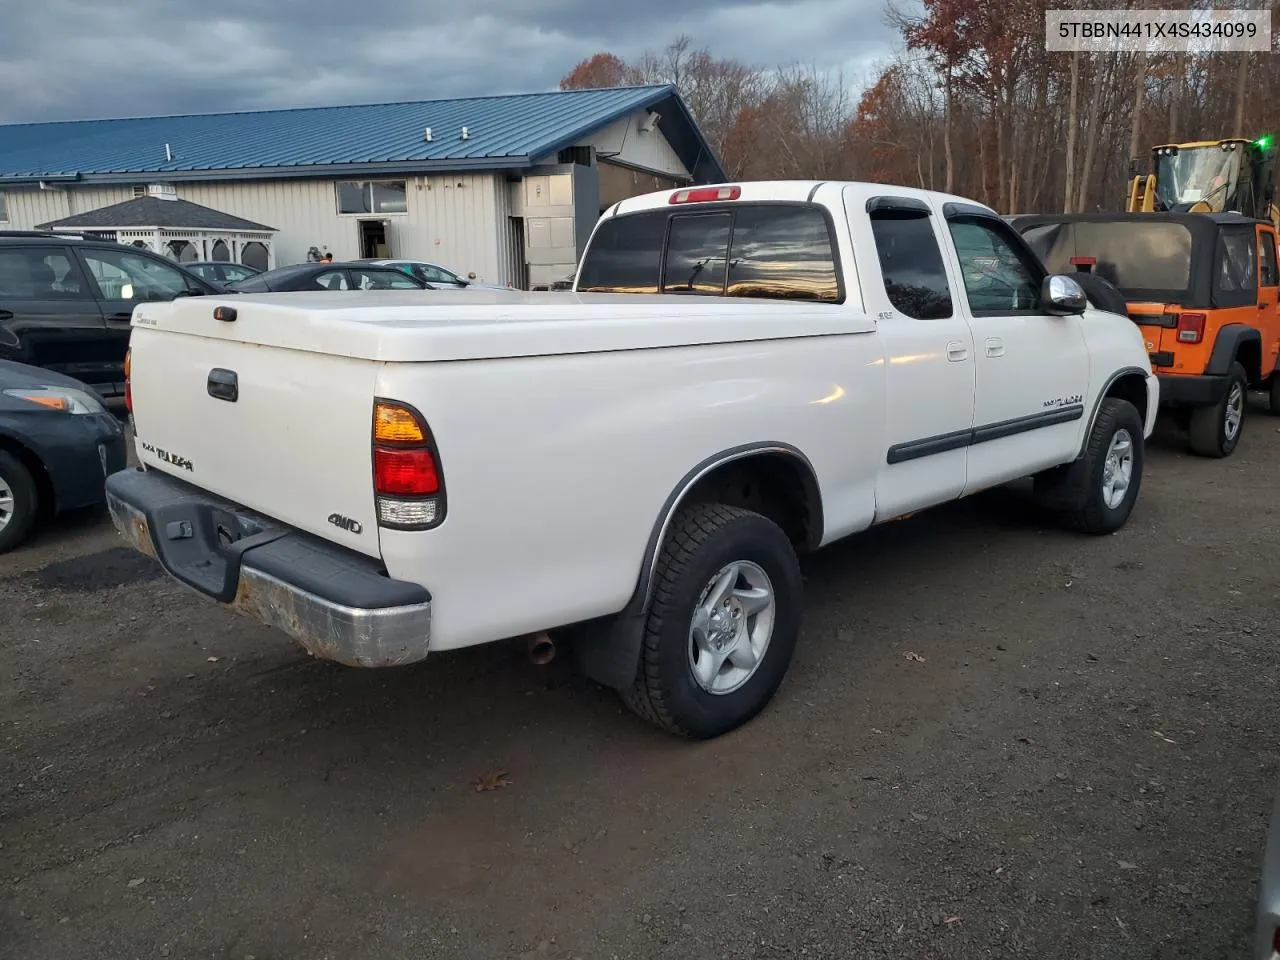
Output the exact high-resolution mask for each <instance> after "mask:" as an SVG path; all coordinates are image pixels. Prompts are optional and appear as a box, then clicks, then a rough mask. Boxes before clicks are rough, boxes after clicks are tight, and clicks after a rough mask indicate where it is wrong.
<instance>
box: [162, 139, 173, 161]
mask: <svg viewBox="0 0 1280 960" xmlns="http://www.w3.org/2000/svg"><path fill="white" fill-rule="evenodd" d="M164 162H165V163H173V151H172V150H171V149H170V148H169V145H168V144H167V143H166V144H165V145H164Z"/></svg>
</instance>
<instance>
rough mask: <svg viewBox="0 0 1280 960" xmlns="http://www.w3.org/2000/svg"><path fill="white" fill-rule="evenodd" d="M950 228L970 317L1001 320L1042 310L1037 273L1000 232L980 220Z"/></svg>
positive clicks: (957, 222)
mask: <svg viewBox="0 0 1280 960" xmlns="http://www.w3.org/2000/svg"><path fill="white" fill-rule="evenodd" d="M949 226H950V229H951V239H952V240H953V241H954V243H955V245H956V255H957V256H958V257H959V259H960V273H961V276H963V277H964V292H965V297H966V299H967V300H968V301H969V312H970V313H972V314H973V315H974V316H975V317H982V316H987V317H999V316H1007V315H1008V314H1011V313H1022V312H1026V311H1033V310H1038V309H1039V307H1040V283H1039V278H1038V277H1037V271H1036V270H1035V269H1034V268H1033V267H1032V265H1031V264H1030V263H1028V262H1027V261H1026V260H1025V259H1024V255H1023V252H1022V251H1021V250H1019V249H1018V248H1016V247H1014V246H1013V244H1011V243H1010V242H1009V240H1008V239H1007V238H1006V237H1004V236H1003V235H1002V234H1001V232H1000V230H999V229H998V228H996V227H995V226H994V225H992V224H988V223H983V222H982V221H981V220H978V219H974V220H968V219H956V220H952V221H950V222H949Z"/></svg>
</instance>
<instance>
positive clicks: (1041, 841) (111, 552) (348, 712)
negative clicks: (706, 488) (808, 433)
mask: <svg viewBox="0 0 1280 960" xmlns="http://www.w3.org/2000/svg"><path fill="white" fill-rule="evenodd" d="M1277 427H1280V420H1269V419H1268V418H1267V417H1266V416H1265V414H1262V413H1261V412H1255V413H1253V415H1252V417H1251V421H1250V423H1249V424H1248V425H1247V427H1246V437H1245V439H1244V441H1243V443H1242V444H1241V447H1240V449H1239V451H1238V452H1237V453H1236V455H1235V456H1234V457H1232V458H1231V459H1229V460H1226V461H1207V460H1199V459H1194V458H1192V457H1190V456H1188V455H1186V454H1185V453H1184V452H1183V448H1182V445H1181V442H1180V441H1179V440H1178V438H1176V437H1170V436H1159V437H1158V438H1157V440H1156V441H1154V443H1153V449H1152V450H1151V453H1150V457H1149V462H1148V474H1147V480H1146V486H1145V487H1144V490H1143V494H1142V497H1141V500H1140V501H1139V505H1138V508H1137V511H1136V512H1135V514H1134V517H1133V519H1132V521H1131V523H1130V525H1129V526H1128V527H1127V528H1126V529H1125V530H1123V531H1122V532H1121V533H1119V534H1117V535H1115V536H1113V537H1108V538H1102V539H1090V538H1081V537H1078V536H1073V535H1070V534H1067V533H1063V532H1059V531H1058V530H1056V529H1055V528H1053V527H1052V526H1049V525H1046V524H1045V523H1044V522H1043V519H1042V518H1041V517H1040V516H1039V515H1037V514H1036V513H1034V512H1033V511H1032V510H1030V509H1029V508H1028V507H1027V506H1026V505H1025V503H1024V501H1023V500H1022V499H1021V498H1020V497H1019V496H1018V494H1017V491H1016V490H1015V491H996V492H993V493H990V494H987V495H983V496H981V497H978V498H975V499H973V500H971V501H967V502H963V503H960V504H955V505H952V506H950V507H946V508H941V509H939V510H936V511H932V512H930V513H926V514H922V515H919V516H916V517H913V518H911V519H908V520H905V521H901V522H899V523H896V524H893V525H891V526H890V527H887V528H883V529H879V530H876V531H872V532H870V533H868V534H866V535H864V536H861V537H857V538H854V539H852V540H851V541H848V542H847V543H844V544H840V545H836V546H834V547H832V548H830V549H828V550H826V551H823V552H822V553H820V554H819V555H817V556H815V557H812V558H810V559H809V560H808V561H807V562H806V564H805V573H806V577H807V589H808V602H807V614H806V625H805V630H804V635H803V636H802V638H801V644H800V649H799V652H798V654H797V659H796V661H795V663H794V665H793V667H792V670H791V673H790V674H789V676H788V679H787V681H786V682H785V683H784V685H783V688H782V690H781V691H780V693H779V695H778V697H777V699H776V700H775V701H774V702H773V704H772V705H771V706H770V708H769V709H768V710H767V711H766V712H765V713H764V714H763V715H762V716H761V717H760V718H758V719H757V720H756V721H755V722H753V723H751V724H749V725H748V726H747V727H745V728H743V729H741V730H739V731H736V732H735V733H733V734H731V735H729V736H727V737H724V738H722V739H720V740H717V741H714V742H710V743H705V744H688V743H684V742H681V741H678V740H675V739H672V738H669V737H667V736H665V735H663V734H661V733H658V732H657V731H654V730H651V729H649V728H648V727H646V726H644V725H643V724H642V723H640V722H639V721H638V720H636V719H635V718H633V717H632V716H631V715H630V714H629V713H625V712H624V711H623V710H622V708H621V707H620V705H619V703H618V701H617V699H616V698H615V697H614V696H613V695H612V694H610V693H609V692H607V691H604V690H601V689H600V688H597V687H595V686H594V685H592V684H591V683H590V682H588V681H585V680H583V679H580V678H577V677H575V676H573V675H572V674H571V673H570V672H569V671H568V669H567V668H566V666H565V665H564V664H562V663H561V662H560V661H555V662H553V663H552V664H551V665H550V666H548V667H541V668H539V667H534V666H532V665H530V664H529V663H528V662H527V660H526V659H525V658H524V656H523V653H522V652H521V651H517V650H514V649H512V648H511V647H509V646H505V645H503V646H494V647H488V648H483V649H479V650H473V651H465V652H462V653H459V654H453V655H441V656H438V657H436V658H433V659H432V660H430V661H428V662H427V663H425V664H421V665H418V666H415V667H410V668H404V669H397V670H388V671H357V670H349V669H345V668H341V667H337V666H334V665H330V664H326V663H321V662H316V661H313V660H309V659H307V658H306V657H305V656H303V655H300V653H298V652H296V651H295V648H294V647H292V645H291V644H290V643H289V642H288V641H287V640H286V639H284V638H283V637H282V636H281V635H279V634H273V633H272V632H271V631H269V630H267V629H266V628H261V627H258V626H256V625H254V624H252V623H250V622H248V621H245V620H241V619H237V618H233V617H232V616H230V615H227V614H225V613H223V612H222V611H221V610H218V609H216V608H214V607H213V606H212V605H210V604H208V603H205V602H203V601H202V600H200V599H199V598H196V597H194V596H191V595H188V594H187V593H186V592H184V591H183V590H181V589H180V588H178V587H177V586H175V585H174V584H173V583H172V582H171V581H169V580H168V579H167V578H165V577H163V575H161V574H160V573H159V571H158V569H157V568H155V567H154V566H152V565H151V564H150V563H149V562H148V561H146V560H145V559H143V558H141V557H139V556H136V555H134V554H132V553H129V552H127V551H126V550H124V549H122V548H121V546H120V545H119V542H118V541H117V540H116V538H115V535H114V533H113V532H112V530H111V529H110V526H109V524H108V523H107V522H106V521H105V519H104V518H103V517H102V516H101V515H96V514H95V515H91V516H88V517H76V518H71V519H68V520H66V521H63V522H60V523H59V524H58V526H57V527H56V528H55V529H53V530H51V531H50V532H48V533H46V534H45V535H43V536H42V537H41V538H40V539H39V540H37V541H35V542H34V543H33V544H31V546H30V547H28V548H26V549H24V550H21V551H19V552H17V553H15V554H10V555H9V556H7V557H4V558H0V652H2V657H0V677H2V680H0V738H2V739H3V758H2V759H0V844H2V846H0V883H3V884H4V896H3V897H0V956H3V957H6V958H7V957H15V958H23V960H43V958H49V960H55V958H56V960H73V958H81V957H84V958H94V960H100V958H113V960H114V958H122V960H128V958H152V957H175V958H177V957H183V958H186V957H191V958H197V957H199V958H203V957H210V958H233V960H246V958H249V957H253V958H255V960H268V958H273V960H274V958H295V957H296V958H309V960H310V958H357V957H359V958H363V957H376V958H386V960H394V958H415V960H417V958H436V957H440V958H453V957H458V958H507V957H516V958H519V957H524V956H529V957H535V958H549V960H554V958H569V957H579V958H583V960H587V958H591V960H595V958H602V960H609V958H619V960H623V958H640V957H654V958H672V960H677V958H678V960H687V958H691V957H707V958H710V957H716V958H774V957H778V958H792V957H808V958H817V957H831V958H837V957H838V958H850V957H858V958H868V960H870V958H882V957H913V958H914V957H929V958H950V957H966V958H968V957H1017V958H1027V957H1063V958H1072V960H1083V958H1099V960H1102V958H1105V960H1116V958H1122V957H1144V958H1145V957H1151V958H1156V957H1158V958H1161V960H1165V958H1176V957H1185V958H1193V957H1194V958H1196V960H1208V958H1215V957H1241V956H1244V955H1245V953H1246V951H1247V945H1248V938H1249V933H1250V930H1251V925H1252V920H1253V909H1254V899H1253V898H1254V890H1255V877H1256V874H1257V870H1258V866H1259V862H1260V858H1261V853H1262V845H1263V840H1264V835H1265V829H1266V820H1267V815H1268V813H1269V809H1270V803H1271V800H1272V796H1273V789H1274V787H1275V773H1276V767H1277V737H1276V731H1277V729H1278V725H1277V717H1278V714H1280V697H1278V696H1277V672H1276V653H1275V650H1274V647H1273V644H1274V634H1273V624H1274V621H1275V618H1276V613H1277V610H1280V573H1278V572H1277V571H1278V569H1280V564H1278V562H1277V559H1278V558H1277V555H1276V546H1275V544H1276V535H1277V506H1276V505H1277V503H1278V502H1280V498H1278V497H1277V491H1278V490H1280V484H1278V483H1277V466H1280V431H1278V430H1277ZM498 773H503V774H505V778H504V779H505V781H507V782H506V783H505V785H503V786H500V787H499V788H498V789H494V790H491V791H478V790H477V789H476V788H475V781H476V779H477V778H478V777H484V776H486V775H491V774H498ZM495 779H496V778H495Z"/></svg>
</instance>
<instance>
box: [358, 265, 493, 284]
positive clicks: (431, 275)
mask: <svg viewBox="0 0 1280 960" xmlns="http://www.w3.org/2000/svg"><path fill="white" fill-rule="evenodd" d="M356 262H357V263H376V264H378V265H380V266H384V267H395V268H396V269H397V270H403V271H404V272H405V273H408V274H412V275H413V276H415V277H417V278H418V279H419V280H422V281H423V282H425V283H429V284H431V286H432V287H434V288H436V289H437V290H450V289H454V290H508V289H510V288H509V287H501V286H498V285H497V284H493V283H476V281H474V280H464V279H463V278H462V277H460V276H458V275H457V274H456V273H454V272H453V271H452V270H446V269H445V268H444V267H442V266H440V265H439V264H436V263H428V262H427V261H425V260H398V259H391V260H358V261H356Z"/></svg>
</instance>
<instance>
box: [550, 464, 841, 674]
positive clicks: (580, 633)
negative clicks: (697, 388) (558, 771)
mask: <svg viewBox="0 0 1280 960" xmlns="http://www.w3.org/2000/svg"><path fill="white" fill-rule="evenodd" d="M760 454H772V455H776V456H783V457H788V458H790V459H791V460H792V461H794V462H795V463H796V464H797V465H798V466H799V467H800V468H801V469H800V478H801V483H802V484H803V485H804V488H805V495H806V497H807V498H808V499H809V504H810V509H811V511H812V522H811V524H810V532H809V542H808V543H807V544H806V546H807V547H809V548H810V549H814V548H816V547H817V546H818V544H820V543H821V542H822V535H823V531H824V529H825V528H824V519H823V514H822V492H821V489H820V487H819V486H818V480H817V474H816V472H815V471H814V469H813V464H812V463H811V462H810V460H809V458H808V457H806V456H805V455H804V453H802V452H801V451H800V450H799V449H798V448H796V447H794V446H792V445H791V444H789V443H781V442H761V443H749V444H743V445H742V446H738V447H731V448H729V449H727V450H721V451H720V452H719V453H716V454H713V455H712V456H710V457H707V458H706V459H705V460H703V461H702V462H701V463H699V464H698V465H697V466H695V467H693V469H691V470H689V471H688V472H687V473H686V474H685V475H684V476H683V477H682V478H681V479H680V482H679V483H677V484H676V486H675V489H673V490H672V491H671V493H670V494H668V496H667V499H666V500H665V501H664V502H663V505H662V509H661V510H660V511H659V513H658V516H657V518H656V519H655V520H654V523H653V528H652V530H651V531H650V533H649V539H648V540H647V541H646V543H645V549H644V555H643V557H642V560H641V565H640V574H639V576H638V577H637V578H636V587H635V591H634V592H633V593H632V595H631V599H630V600H629V601H628V602H627V605H626V606H625V607H623V609H622V610H621V611H619V612H618V613H617V614H615V615H613V616H611V617H604V618H601V619H600V620H595V621H591V622H588V623H584V624H577V625H575V626H573V627H570V628H568V632H569V633H570V635H571V636H572V637H573V644H572V647H573V655H574V660H575V663H576V665H577V667H578V669H579V670H580V671H582V672H583V673H585V674H586V675H587V676H588V677H590V678H591V679H592V680H595V681H596V682H597V683H600V684H603V685H604V686H607V687H613V688H615V689H624V688H626V687H628V686H630V685H631V683H632V682H633V681H634V680H635V676H636V667H637V665H638V664H639V662H640V646H641V644H642V643H643V642H644V624H645V616H646V615H647V613H648V611H649V604H650V602H651V601H652V599H653V590H654V578H655V575H656V573H657V569H658V560H659V559H660V557H661V554H662V543H663V541H664V540H665V539H666V536H667V532H668V530H670V528H671V521H672V520H673V519H674V517H675V515H676V511H678V510H679V509H680V505H681V504H682V503H683V502H684V500H685V498H686V497H687V496H688V495H689V493H690V491H692V490H693V488H694V487H695V486H696V485H697V483H698V481H699V480H701V479H702V478H703V477H705V476H707V475H708V474H710V473H711V472H712V471H714V470H717V469H719V468H720V467H723V466H726V465H727V464H730V463H733V462H734V461H736V460H744V459H746V458H748V457H752V456H757V455H760Z"/></svg>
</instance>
